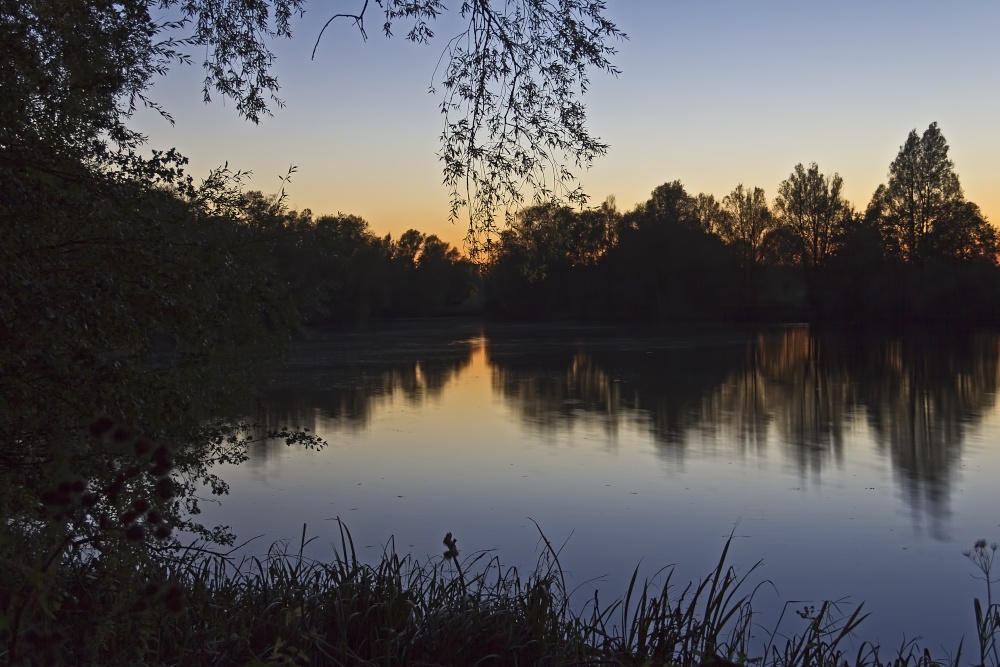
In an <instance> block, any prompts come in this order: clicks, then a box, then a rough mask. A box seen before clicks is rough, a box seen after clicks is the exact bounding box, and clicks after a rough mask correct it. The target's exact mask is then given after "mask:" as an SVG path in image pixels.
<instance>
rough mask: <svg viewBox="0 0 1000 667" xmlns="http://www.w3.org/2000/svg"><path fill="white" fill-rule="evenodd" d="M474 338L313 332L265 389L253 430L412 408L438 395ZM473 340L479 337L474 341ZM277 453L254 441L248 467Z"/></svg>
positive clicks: (343, 424) (327, 425)
mask: <svg viewBox="0 0 1000 667" xmlns="http://www.w3.org/2000/svg"><path fill="white" fill-rule="evenodd" d="M476 344H477V339H476V337H475V336H474V335H473V333H472V331H471V330H470V329H469V328H467V327H447V328H445V329H430V328H424V329H420V328H414V329H398V330H393V331H385V332H377V333H371V332H369V333H358V334H340V335H336V336H320V337H316V338H314V339H312V340H309V341H303V342H299V343H298V344H296V345H295V347H294V349H293V350H292V352H291V354H290V356H289V358H288V360H287V362H286V364H285V367H284V371H283V372H282V374H281V375H280V376H279V377H277V378H275V386H274V389H273V391H272V392H271V393H270V394H269V395H268V397H267V400H266V401H265V402H264V403H262V404H261V405H260V406H259V408H258V417H257V423H258V424H260V426H261V430H267V429H271V428H281V427H291V428H295V429H309V431H311V432H313V433H331V432H347V433H357V432H360V431H362V430H364V429H366V428H368V426H369V425H370V424H371V420H372V416H373V414H374V413H375V412H376V411H377V410H378V409H379V408H380V407H382V406H384V405H386V404H387V403H391V402H392V401H395V400H403V401H405V402H407V403H408V404H411V405H413V406H420V405H422V404H423V403H424V402H425V401H428V400H433V399H434V398H435V397H437V396H440V394H441V392H442V391H443V390H444V388H445V387H446V386H447V385H448V384H449V382H451V381H452V380H453V379H454V378H455V377H457V376H458V375H459V374H460V373H461V372H462V371H463V370H465V369H466V368H467V367H468V366H469V364H470V362H471V358H472V356H471V355H472V352H473V349H474V346H475V345H476ZM479 344H480V345H481V341H479ZM276 451H280V449H279V448H278V447H276V446H275V443H273V442H270V443H269V442H258V443H257V444H256V445H255V449H254V450H253V451H251V452H250V465H253V466H258V467H265V466H267V465H268V462H269V460H270V458H271V456H272V455H273V454H274V453H275V452H276Z"/></svg>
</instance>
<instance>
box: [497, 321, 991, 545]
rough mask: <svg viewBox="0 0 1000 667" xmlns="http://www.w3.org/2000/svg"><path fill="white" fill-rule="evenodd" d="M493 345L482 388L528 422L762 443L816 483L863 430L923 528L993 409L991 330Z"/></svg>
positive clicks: (673, 454) (939, 511)
mask: <svg viewBox="0 0 1000 667" xmlns="http://www.w3.org/2000/svg"><path fill="white" fill-rule="evenodd" d="M492 343H493V341H492V340H490V341H489V342H488V347H489V346H490V345H492ZM499 347H500V348H501V349H500V351H499V353H497V354H492V353H491V354H490V359H491V363H492V365H493V384H494V387H495V389H496V391H498V392H501V393H502V395H503V396H504V397H505V398H506V399H507V400H509V401H511V402H512V403H513V404H514V405H515V409H516V411H517V413H518V414H519V415H520V416H521V418H522V420H523V421H524V422H525V424H526V425H528V426H529V427H530V428H534V429H543V430H550V431H556V430H559V429H564V428H568V427H570V426H572V424H573V422H574V421H575V420H580V419H584V418H588V417H597V418H599V419H600V420H602V421H603V422H604V423H605V424H606V426H605V428H606V431H607V432H608V433H611V434H613V433H615V432H617V429H618V428H619V427H620V425H622V424H624V423H632V424H636V425H643V426H644V427H645V428H647V429H648V430H649V432H650V434H651V435H652V436H653V438H654V439H655V441H656V442H657V445H658V448H659V453H660V454H661V455H662V456H663V457H665V458H666V459H668V460H671V461H674V462H680V461H682V460H683V459H684V456H685V453H686V451H687V449H688V447H690V446H691V443H692V442H695V441H696V442H698V443H700V446H701V447H703V448H706V449H711V450H713V451H716V452H717V453H722V454H724V455H727V456H732V455H734V454H735V455H738V456H740V457H743V458H746V457H752V456H765V455H766V453H767V450H768V447H769V444H768V443H769V442H771V441H774V442H775V443H777V446H778V447H780V449H781V452H782V454H783V456H784V458H785V460H787V461H790V462H792V463H793V465H794V466H795V467H796V468H797V469H798V471H799V474H800V476H802V477H807V476H808V477H813V478H816V479H819V478H820V477H821V475H822V473H823V469H824V468H825V467H826V466H828V465H830V464H833V465H840V464H842V463H843V459H844V456H845V451H844V442H845V432H848V431H850V430H852V429H856V428H865V427H867V428H868V429H870V432H871V434H872V438H873V440H874V441H875V443H876V445H877V447H878V448H879V450H880V452H881V453H882V454H883V455H885V456H888V457H889V458H890V459H891V463H892V467H893V470H894V474H895V476H896V478H897V479H898V481H899V483H900V486H901V487H902V489H903V491H904V493H905V495H906V496H907V502H908V505H909V506H910V507H911V508H912V510H913V512H914V513H915V514H920V513H926V514H927V515H928V517H929V518H930V519H931V521H932V526H936V525H938V523H939V520H940V519H941V518H943V517H945V516H947V513H948V498H949V496H950V492H951V489H950V485H951V482H952V479H953V477H954V473H955V469H956V467H957V466H956V463H957V462H958V460H959V458H960V455H961V451H962V446H963V443H964V441H965V438H966V436H967V434H968V433H969V431H970V430H971V429H973V428H975V427H976V426H978V424H979V423H980V422H981V420H982V417H983V416H984V414H985V413H987V412H988V411H989V410H990V409H991V408H992V407H993V406H994V404H995V400H996V391H997V388H998V359H1000V354H998V338H997V336H996V335H995V334H993V333H984V332H981V333H974V334H967V335H954V334H953V335H949V336H947V337H945V336H927V335H922V336H908V337H902V338H893V339H885V338H875V337H869V338H864V339H857V338H848V337H843V336H838V335H825V336H818V335H814V334H813V333H811V332H810V330H809V328H808V327H806V326H796V327H789V328H785V329H782V330H778V331H772V332H768V333H760V334H757V335H756V336H754V337H750V338H749V339H743V340H740V339H739V338H736V337H729V338H725V337H718V336H715V337H709V338H708V339H707V340H705V341H700V340H698V339H690V338H684V337H681V338H673V337H667V338H659V337H649V338H641V339H636V338H620V339H613V338H607V337H603V338H602V337H597V338H590V339H579V340H572V341H567V342H565V344H564V345H563V346H562V347H561V348H560V347H559V346H555V345H552V344H551V342H550V344H549V345H548V346H546V348H545V349H543V350H538V349H533V348H530V347H529V348H525V347H524V346H521V347H519V346H517V345H509V344H508V345H500V346H499ZM935 530H936V529H935Z"/></svg>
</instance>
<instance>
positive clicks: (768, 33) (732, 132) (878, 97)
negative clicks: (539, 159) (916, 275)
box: [132, 0, 1000, 248]
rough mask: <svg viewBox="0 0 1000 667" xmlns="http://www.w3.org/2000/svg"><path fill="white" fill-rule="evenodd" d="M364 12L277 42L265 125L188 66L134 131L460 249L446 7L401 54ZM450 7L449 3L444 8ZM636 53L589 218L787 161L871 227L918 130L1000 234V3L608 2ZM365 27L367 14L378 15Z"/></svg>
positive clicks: (300, 201) (337, 8)
mask: <svg viewBox="0 0 1000 667" xmlns="http://www.w3.org/2000/svg"><path fill="white" fill-rule="evenodd" d="M361 4H363V0H330V1H329V2H325V3H322V2H315V1H314V2H313V3H311V4H310V5H309V6H308V8H307V13H306V15H305V17H304V18H302V19H300V20H296V21H295V23H294V24H293V31H294V37H293V38H292V39H291V40H287V41H281V42H278V43H275V44H274V45H273V46H272V49H273V50H274V51H275V53H276V54H277V62H276V64H275V66H274V70H273V71H274V73H275V74H276V75H277V77H278V80H279V83H280V85H281V90H280V91H279V96H280V97H281V98H282V100H283V101H284V103H285V106H284V107H283V108H275V109H274V115H273V117H270V118H264V119H263V120H262V121H261V123H260V124H259V125H254V124H253V123H250V122H248V121H245V120H243V119H241V118H240V117H239V116H238V114H237V113H236V109H235V105H234V104H233V103H232V101H224V100H222V99H221V98H219V99H215V100H214V101H213V102H211V103H210V104H204V103H203V102H202V96H201V81H202V78H203V76H204V75H203V73H202V70H201V69H200V66H199V63H200V62H201V60H202V59H203V55H204V54H203V53H192V57H193V59H194V61H195V65H194V66H187V67H181V66H175V67H174V68H173V69H172V70H171V71H170V73H169V74H167V75H166V76H165V77H163V78H161V79H159V80H157V82H156V83H155V85H154V87H153V90H152V94H151V97H152V99H154V100H156V101H157V102H159V103H160V104H162V105H163V106H164V107H165V108H166V109H167V110H168V111H169V112H170V113H171V115H172V116H173V117H174V120H175V124H174V125H170V124H169V123H167V122H166V121H164V120H163V119H162V118H160V117H159V116H157V115H156V114H154V113H152V112H150V111H140V112H139V113H138V114H137V115H136V116H135V118H134V119H133V121H132V127H133V128H135V129H137V130H140V131H141V132H143V133H144V134H146V135H147V136H148V137H149V145H150V147H153V148H169V147H176V148H178V149H179V150H180V152H181V153H183V154H184V155H186V156H187V157H188V158H189V159H190V165H189V173H190V174H192V175H193V176H195V177H196V178H200V177H204V176H205V175H207V173H208V171H209V170H210V169H212V168H215V167H218V166H221V165H223V164H226V163H228V165H229V166H230V167H231V168H235V169H242V170H244V171H251V172H253V178H252V180H251V181H250V185H249V187H251V188H252V189H259V190H262V191H264V192H266V193H273V192H276V191H278V189H279V188H280V187H281V185H282V183H281V181H280V180H279V177H280V176H283V175H284V174H285V173H286V172H287V171H288V169H289V167H290V166H292V165H294V166H295V167H296V168H297V172H296V173H295V174H294V175H293V176H292V179H291V183H290V184H288V185H287V186H286V192H287V193H288V195H289V199H288V203H289V205H290V206H291V207H292V208H294V209H297V210H301V209H304V208H308V209H310V210H312V212H313V214H314V215H323V214H336V213H338V212H343V213H351V214H355V215H359V216H361V217H363V218H365V219H366V220H367V221H368V222H369V224H370V226H371V229H372V231H373V232H375V233H376V234H378V235H384V234H386V233H391V234H392V235H393V237H395V238H398V236H399V235H400V234H401V233H402V232H404V231H406V230H407V229H411V228H414V229H418V230H420V231H422V232H424V233H426V234H436V235H438V236H439V237H440V238H442V239H444V240H446V241H448V242H450V243H452V244H453V245H456V246H458V247H460V248H461V244H462V239H463V237H464V236H465V231H466V228H465V225H464V224H463V223H462V222H461V221H459V222H457V223H455V224H452V223H450V222H449V221H448V212H449V199H448V191H447V189H446V188H445V186H444V185H443V184H442V172H441V163H440V162H439V161H438V159H437V152H438V150H439V147H440V144H439V136H440V133H441V130H442V127H443V119H442V116H441V115H440V113H439V111H438V103H439V101H440V98H439V97H437V96H435V95H434V94H431V93H430V92H429V89H430V86H431V84H432V83H433V82H434V70H435V67H436V65H437V63H438V60H439V58H440V56H441V51H442V49H443V47H444V43H445V41H446V39H447V38H448V37H450V36H452V35H454V34H456V33H457V32H458V31H459V30H460V29H461V25H462V24H461V23H460V22H459V20H458V17H457V16H456V12H455V9H457V7H452V11H451V12H450V13H449V15H447V16H445V17H444V18H443V19H441V20H440V21H439V22H438V25H437V26H435V30H436V38H435V40H434V41H433V42H432V43H431V44H430V45H415V44H411V43H408V42H406V41H405V40H404V39H402V33H403V32H404V30H403V29H402V26H400V30H399V31H398V33H399V34H397V35H396V36H395V37H393V38H392V39H388V40H387V39H386V38H384V37H383V35H382V34H381V32H380V31H379V27H380V26H381V21H380V20H379V18H380V17H379V16H378V15H377V13H374V12H373V13H372V14H371V15H370V18H369V20H368V37H369V39H368V41H367V42H366V41H364V40H363V39H362V37H361V35H360V34H359V32H358V30H357V28H355V27H354V26H353V25H352V24H351V23H350V22H348V21H340V20H338V21H335V22H334V23H333V24H331V26H330V27H329V28H328V29H327V31H326V33H325V34H324V35H323V38H322V40H321V41H320V42H319V45H318V48H317V50H316V56H315V59H311V58H310V56H311V52H312V49H313V46H314V44H315V43H316V39H317V36H318V35H319V31H320V28H321V27H322V25H323V23H325V22H326V20H327V19H328V18H329V17H330V16H332V15H333V14H334V13H339V12H347V11H352V10H353V11H356V10H357V9H358V8H359V7H360V6H361ZM446 4H448V5H449V6H452V5H458V4H459V2H458V0H452V2H446ZM607 4H608V7H607V15H608V16H609V18H611V19H612V20H613V21H615V22H616V23H617V24H618V26H619V28H621V29H622V30H624V31H625V33H626V34H627V35H628V40H627V41H623V42H621V43H619V44H618V49H619V53H618V55H617V56H616V57H615V60H614V62H615V64H616V65H617V66H618V67H619V68H620V69H621V70H622V72H621V74H620V75H619V76H617V77H612V76H608V75H604V74H601V73H598V72H594V73H593V74H592V76H591V84H592V85H591V87H590V89H589V90H588V92H587V94H586V95H585V96H584V97H583V98H582V99H583V101H584V102H585V104H586V105H587V109H588V114H589V126H590V129H591V130H592V133H593V134H595V135H597V136H599V137H600V138H601V139H602V140H604V141H605V142H607V143H609V144H610V150H609V151H608V154H607V155H606V156H604V157H603V158H600V159H599V160H598V161H597V162H596V163H595V164H594V166H593V167H592V168H591V169H590V170H588V171H584V172H582V173H579V177H580V181H581V183H582V184H583V186H584V188H585V189H586V191H587V193H588V194H589V195H590V197H591V201H592V203H593V204H594V205H597V204H600V203H601V202H602V201H604V199H605V198H606V197H607V196H608V195H614V196H615V198H616V200H617V204H618V208H619V210H622V211H627V210H629V209H631V208H632V207H634V206H635V205H636V204H638V203H640V202H642V201H645V200H646V199H647V198H648V197H649V194H650V193H651V192H652V190H653V189H654V188H655V187H656V186H658V185H660V184H662V183H666V182H669V181H673V180H680V181H681V182H682V183H683V184H684V186H685V188H686V189H687V191H688V192H689V193H690V194H697V193H699V192H706V193H710V194H713V195H715V196H716V198H718V199H721V198H722V197H724V196H725V195H726V194H728V193H729V192H731V191H732V190H733V188H735V187H736V185H738V184H740V183H742V184H744V185H745V186H748V187H761V188H763V189H764V191H765V193H766V195H767V197H768V199H769V200H771V201H773V198H774V195H775V194H776V191H777V188H778V184H779V183H780V182H781V181H782V180H784V179H785V178H787V177H788V176H789V174H790V173H791V172H792V171H793V169H794V167H795V165H796V164H798V163H800V162H801V163H803V164H806V165H808V164H809V163H810V162H816V163H818V165H819V167H820V170H821V171H822V172H823V173H826V174H832V173H833V172H836V173H839V174H840V175H841V176H842V177H843V179H844V195H845V197H846V198H847V199H848V200H849V201H850V202H851V203H853V204H854V206H855V207H856V208H858V209H860V210H864V208H865V206H866V205H867V203H868V201H869V200H870V198H871V195H872V193H873V192H874V190H875V188H876V187H877V186H878V185H879V184H880V183H883V182H885V180H886V176H887V172H888V168H889V164H890V163H891V162H892V160H893V159H894V158H895V157H896V154H897V153H898V151H899V148H900V146H901V145H902V144H903V142H904V141H905V139H906V136H907V134H908V133H909V132H910V130H913V129H916V130H917V131H918V132H919V133H922V132H923V131H924V130H925V129H926V128H927V126H928V125H929V124H930V123H932V122H935V121H936V122H937V123H938V124H939V126H940V128H941V131H942V133H943V135H944V137H945V139H946V140H947V141H948V144H949V146H950V147H951V151H950V153H949V155H950V157H951V159H952V160H953V161H954V163H955V170H956V172H957V173H958V175H959V177H960V179H961V183H962V186H963V189H964V191H965V196H966V198H967V199H968V200H970V201H973V202H975V203H977V204H978V205H979V206H980V208H981V209H982V211H983V212H984V213H985V215H986V216H987V218H988V219H989V220H990V221H991V222H993V223H994V224H998V223H1000V187H998V186H1000V165H998V157H997V156H1000V129H998V127H997V125H996V123H997V120H998V119H1000V77H998V75H997V72H998V71H1000V37H998V30H1000V2H997V1H996V0H962V1H955V2H945V1H940V2H926V1H922V0H906V1H898V0H864V1H854V0H841V1H839V2H819V1H815V2H814V1H805V0H795V1H778V0H760V1H750V0H742V1H735V0H690V1H680V0H648V1H640V0H608V3H607ZM372 9H376V10H377V7H376V6H375V4H374V3H372V5H371V7H370V8H369V11H372Z"/></svg>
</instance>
